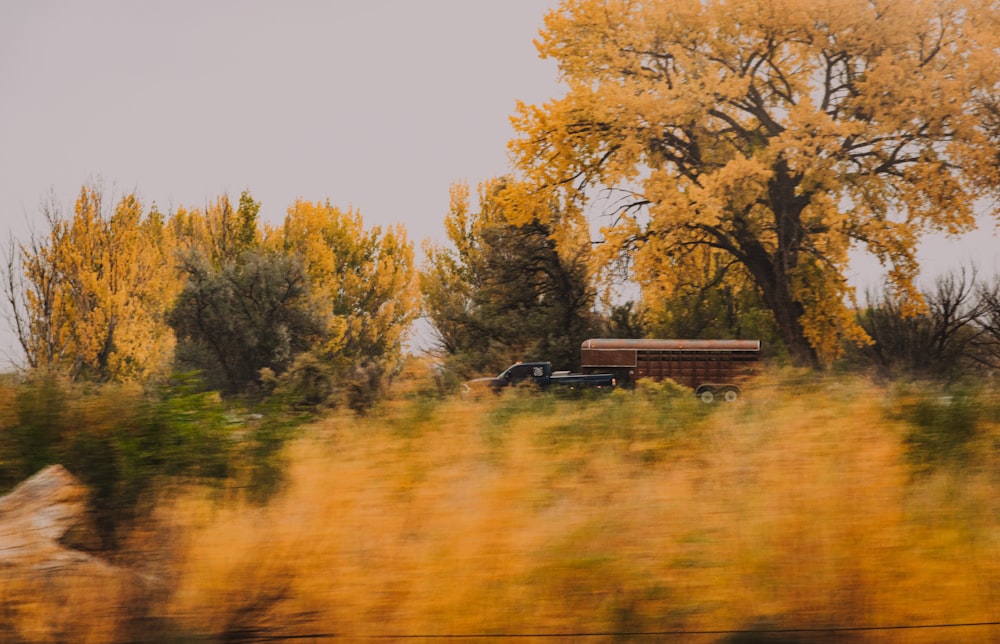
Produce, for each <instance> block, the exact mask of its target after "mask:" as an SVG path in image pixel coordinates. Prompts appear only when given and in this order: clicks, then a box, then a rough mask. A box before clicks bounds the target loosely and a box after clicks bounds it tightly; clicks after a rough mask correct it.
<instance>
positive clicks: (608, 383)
mask: <svg viewBox="0 0 1000 644" xmlns="http://www.w3.org/2000/svg"><path fill="white" fill-rule="evenodd" d="M525 384H532V385H535V386H537V387H539V388H541V389H548V388H549V387H565V388H567V389H607V390H611V389H614V387H615V385H616V384H617V382H616V380H615V375H614V374H611V373H588V374H582V373H569V372H566V371H556V372H553V371H552V363H551V362H517V363H515V364H512V365H511V366H509V367H507V368H506V369H504V371H503V372H501V373H500V375H499V376H496V377H495V378H477V379H475V380H470V381H468V382H466V383H465V385H464V387H463V389H464V390H465V391H467V392H474V391H482V390H489V389H491V390H493V391H497V392H498V391H500V390H501V389H503V388H504V387H512V386H516V385H525Z"/></svg>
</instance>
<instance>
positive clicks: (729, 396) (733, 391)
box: [722, 387, 740, 403]
mask: <svg viewBox="0 0 1000 644" xmlns="http://www.w3.org/2000/svg"><path fill="white" fill-rule="evenodd" d="M739 397H740V390H739V389H737V388H736V387H726V388H725V389H723V390H722V399H723V400H725V401H726V402H727V403H731V402H736V400H737V399H738V398H739Z"/></svg>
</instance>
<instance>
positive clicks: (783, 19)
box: [510, 0, 1000, 365]
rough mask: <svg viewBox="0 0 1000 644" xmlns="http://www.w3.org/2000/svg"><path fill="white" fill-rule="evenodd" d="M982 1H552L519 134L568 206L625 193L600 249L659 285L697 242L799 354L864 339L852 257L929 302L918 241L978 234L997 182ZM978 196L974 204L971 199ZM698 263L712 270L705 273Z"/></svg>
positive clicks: (904, 294)
mask: <svg viewBox="0 0 1000 644" xmlns="http://www.w3.org/2000/svg"><path fill="white" fill-rule="evenodd" d="M998 11H1000V9H998V7H997V5H996V4H995V3H989V2H985V1H979V0H954V1H937V0H935V1H923V0H913V1H910V2H884V1H882V0H875V1H872V0H809V1H803V0H705V1H704V2H689V1H688V0H652V1H650V2H630V1H628V0H566V1H565V2H563V3H562V4H561V5H560V6H559V7H558V8H557V9H555V10H553V11H552V12H550V13H549V15H548V16H547V17H546V20H545V28H544V29H543V30H542V31H541V33H540V39H539V40H538V41H537V46H538V49H539V52H540V53H541V55H542V57H545V58H552V59H554V60H555V61H556V62H557V63H558V65H559V69H560V72H561V76H562V80H563V81H564V82H565V84H566V85H567V87H568V89H567V93H566V95H565V96H564V97H562V98H558V99H555V100H553V101H551V102H548V103H545V104H544V105H541V106H529V105H524V104H521V105H519V107H518V113H517V114H516V116H515V117H514V119H513V121H514V125H515V128H516V130H517V132H518V136H517V137H516V138H515V139H514V140H513V141H512V142H511V144H510V145H511V149H512V152H513V153H514V156H515V159H516V162H517V164H518V166H519V168H520V169H521V170H522V171H523V173H524V175H525V178H526V180H527V182H528V184H530V185H531V186H533V188H534V189H553V190H556V191H557V193H558V194H560V196H561V197H562V198H563V199H564V207H563V208H564V211H566V212H570V211H572V210H573V209H582V208H584V207H585V206H586V202H587V198H588V194H589V193H588V188H591V187H594V186H603V187H607V188H610V189H612V190H620V191H621V193H620V194H621V195H622V197H621V199H620V200H615V201H614V203H616V205H617V207H616V209H615V212H614V214H615V217H614V219H613V222H612V224H611V225H609V226H608V227H606V228H605V230H604V235H605V237H606V241H607V242H608V243H606V244H605V245H604V247H603V248H604V250H605V251H607V252H608V253H609V256H612V255H614V254H624V255H627V256H628V258H629V260H630V262H631V267H632V270H633V275H634V277H635V278H636V279H637V280H638V282H639V283H640V285H641V286H642V287H643V289H644V297H647V298H648V297H651V296H652V294H657V293H658V294H663V295H665V296H669V295H670V293H671V292H672V290H673V289H674V288H675V286H676V285H677V284H679V283H685V282H687V283H690V282H691V281H692V280H693V279H696V278H697V274H696V273H695V274H692V272H691V270H690V269H691V267H692V266H695V268H696V270H700V268H698V262H691V261H689V259H688V258H689V257H690V255H691V253H692V252H694V251H696V250H698V249H706V248H707V249H709V250H710V251H711V252H712V253H715V254H717V255H719V256H720V258H721V259H720V260H712V261H713V262H716V263H718V262H722V263H728V265H729V266H730V268H729V269H728V270H727V273H726V275H725V276H724V279H726V280H733V281H735V282H736V283H739V284H745V283H746V284H750V285H752V287H753V288H755V289H757V290H758V292H759V294H760V297H761V298H762V300H763V301H764V303H765V305H766V306H767V307H768V308H769V309H770V311H771V312H772V313H773V317H774V322H775V324H776V325H777V328H778V329H779V331H780V334H781V337H782V339H783V341H784V342H785V344H786V345H787V347H788V350H789V352H790V355H791V356H792V357H793V359H794V360H796V362H798V363H801V364H809V365H820V364H823V363H826V362H828V361H829V360H830V359H832V358H833V357H835V356H836V354H837V352H838V350H839V348H840V346H842V345H841V341H842V340H843V339H845V338H848V339H863V338H864V333H863V331H862V330H861V329H860V328H859V327H858V325H857V323H856V320H855V319H854V317H853V316H852V315H851V314H850V311H849V310H848V305H847V301H849V300H850V299H851V298H853V296H854V294H853V290H852V288H851V287H850V286H849V285H848V283H847V279H846V269H847V267H848V251H849V250H850V249H851V248H852V247H862V248H864V249H866V250H867V251H869V252H871V253H873V254H874V255H875V256H876V257H877V258H878V259H879V260H880V261H881V262H882V264H883V265H884V266H885V267H886V268H887V279H888V282H889V284H888V286H889V290H890V292H891V293H892V294H893V296H894V297H895V298H897V300H898V301H900V302H902V303H903V304H904V306H905V308H906V310H907V311H906V312H909V313H915V312H918V311H920V310H922V309H923V307H924V303H923V300H922V297H921V295H920V293H919V291H918V290H917V289H916V288H915V287H914V279H915V277H916V275H917V273H918V269H919V267H918V265H917V262H916V258H915V250H916V246H917V243H918V242H919V240H920V237H921V235H922V234H923V233H924V232H927V231H946V232H949V233H959V232H962V231H967V230H970V229H971V228H972V227H973V226H974V225H975V217H974V208H975V207H976V205H977V203H980V204H983V207H984V208H993V210H991V211H990V213H991V214H993V215H996V214H997V205H996V203H997V202H996V201H990V202H987V201H986V200H982V199H981V198H984V197H990V196H994V197H995V196H996V195H997V188H998V185H1000V179H998V152H997V149H998V146H997V141H998V136H997V134H998V123H1000V118H998V115H1000V110H998V109H997V105H998V99H997V97H998V96H1000V86H998V79H1000V56H998V52H997V45H998V34H1000V28H998V21H997V13H998ZM977 200H979V201H977ZM701 273H704V271H701Z"/></svg>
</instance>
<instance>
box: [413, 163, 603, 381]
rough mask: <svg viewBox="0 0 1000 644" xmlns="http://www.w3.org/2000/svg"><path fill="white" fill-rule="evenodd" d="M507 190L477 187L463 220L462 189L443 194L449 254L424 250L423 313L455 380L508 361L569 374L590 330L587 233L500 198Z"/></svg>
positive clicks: (465, 193) (546, 206)
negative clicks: (547, 363)
mask: <svg viewBox="0 0 1000 644" xmlns="http://www.w3.org/2000/svg"><path fill="white" fill-rule="evenodd" d="M509 187H510V183H509V182H508V181H507V180H504V179H497V180H493V181H489V182H486V183H484V184H482V185H480V187H479V195H478V200H479V206H480V209H479V212H473V211H472V208H471V206H470V203H469V188H468V186H466V185H464V184H459V185H455V186H452V194H451V210H450V212H449V214H448V216H447V218H446V219H445V226H446V229H447V233H448V238H449V240H450V241H451V243H452V245H453V248H446V247H442V246H429V247H428V248H427V257H428V261H427V263H426V265H425V267H424V270H423V271H422V272H421V276H420V279H421V288H422V290H423V293H424V310H425V312H426V314H427V316H428V317H429V318H430V321H431V323H432V324H433V325H434V328H435V330H436V331H437V337H438V344H439V348H440V349H441V350H442V352H443V353H444V354H445V355H446V356H448V357H449V358H450V360H451V362H452V364H453V365H454V366H456V367H457V368H458V370H459V371H460V372H463V373H466V374H469V373H478V372H483V371H490V370H494V369H498V368H501V367H502V366H506V365H507V364H509V363H510V362H511V361H513V360H516V359H535V360H542V359H544V360H551V361H552V362H553V364H554V365H555V366H556V368H567V369H568V368H575V367H577V366H578V365H579V360H580V342H582V341H583V340H584V339H586V338H587V337H588V336H589V335H590V334H591V333H592V331H593V329H594V328H595V316H594V314H593V312H592V309H593V305H594V300H595V291H594V288H593V285H592V279H591V268H590V237H589V232H588V231H587V230H586V226H585V222H582V221H581V220H577V221H575V222H571V221H568V220H565V219H563V218H562V217H561V215H560V214H559V213H558V212H552V211H550V209H551V208H553V207H554V206H555V203H554V202H553V201H551V200H549V201H539V200H537V199H534V198H529V199H528V200H525V201H520V202H514V201H512V200H510V199H506V198H505V197H504V195H505V193H506V191H507V190H508V189H509ZM522 195H523V193H522ZM511 213H517V215H516V216H515V217H514V218H515V219H517V220H518V222H519V223H516V224H514V223H511V221H510V219H509V215H510V214H511Z"/></svg>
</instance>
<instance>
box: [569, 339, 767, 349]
mask: <svg viewBox="0 0 1000 644" xmlns="http://www.w3.org/2000/svg"><path fill="white" fill-rule="evenodd" d="M582 348H583V349H637V350H643V351H760V340H660V339H652V338H645V339H626V338H591V339H589V340H584V341H583V346H582Z"/></svg>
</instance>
